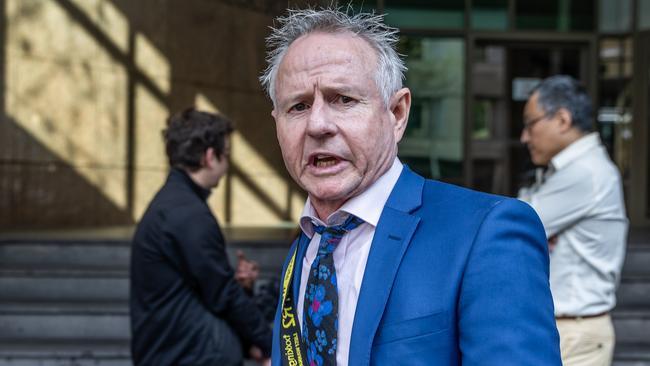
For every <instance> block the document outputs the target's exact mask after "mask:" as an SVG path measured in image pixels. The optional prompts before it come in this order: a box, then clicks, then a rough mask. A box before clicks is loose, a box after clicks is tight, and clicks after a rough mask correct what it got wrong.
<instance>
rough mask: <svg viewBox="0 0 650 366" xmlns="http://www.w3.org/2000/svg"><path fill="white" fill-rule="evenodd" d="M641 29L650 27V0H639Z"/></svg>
mask: <svg viewBox="0 0 650 366" xmlns="http://www.w3.org/2000/svg"><path fill="white" fill-rule="evenodd" d="M637 14H638V17H639V18H638V19H637V20H638V22H639V29H650V0H639V11H638V12H637Z"/></svg>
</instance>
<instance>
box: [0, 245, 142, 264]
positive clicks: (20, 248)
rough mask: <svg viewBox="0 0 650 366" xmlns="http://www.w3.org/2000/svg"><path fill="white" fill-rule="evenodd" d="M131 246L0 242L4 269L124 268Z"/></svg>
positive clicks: (0, 255) (0, 258) (0, 261)
mask: <svg viewBox="0 0 650 366" xmlns="http://www.w3.org/2000/svg"><path fill="white" fill-rule="evenodd" d="M130 255H131V246H130V244H129V243H128V242H124V241H113V242H107V241H97V242H95V241H71V242H59V241H51V242H14V241H12V242H0V268H2V269H4V270H10V269H16V270H23V269H40V270H59V269H60V270H66V269H67V270H70V269H79V270H111V271H119V270H121V271H128V268H129V258H130Z"/></svg>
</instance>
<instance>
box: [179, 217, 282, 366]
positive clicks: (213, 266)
mask: <svg viewBox="0 0 650 366" xmlns="http://www.w3.org/2000/svg"><path fill="white" fill-rule="evenodd" d="M197 211H198V212H195V213H193V214H192V215H190V216H189V217H188V219H187V220H184V222H185V224H184V226H183V229H182V230H181V234H180V235H179V238H178V239H177V242H178V243H179V247H180V248H179V251H180V253H182V255H183V257H184V258H183V259H184V262H185V263H186V265H187V270H188V272H189V275H190V277H191V281H193V282H194V285H195V286H196V288H197V290H198V292H199V294H200V297H201V299H202V300H203V303H204V304H205V305H206V307H207V308H208V309H209V310H210V311H211V312H212V313H214V314H215V315H217V316H218V317H220V318H222V319H224V320H226V321H227V322H228V323H229V324H230V325H231V326H232V327H233V329H234V330H235V332H236V333H237V334H238V335H239V336H240V338H241V339H242V340H243V341H244V342H245V343H247V344H253V345H256V346H258V347H259V348H260V349H262V352H263V353H264V354H265V355H266V356H269V355H270V348H271V331H270V327H269V325H268V324H266V322H265V321H264V318H263V316H262V314H261V312H260V311H259V309H258V308H257V307H256V305H255V303H254V301H253V299H252V298H250V297H249V296H248V295H246V293H245V292H244V289H243V288H242V287H241V286H240V285H239V284H238V283H237V281H236V280H235V278H234V271H233V269H232V267H231V266H230V263H229V261H228V256H227V254H226V249H225V242H224V238H223V235H222V233H221V230H220V229H219V226H218V224H217V221H216V219H215V218H214V216H212V214H211V213H210V212H209V211H207V210H200V211H199V210H197Z"/></svg>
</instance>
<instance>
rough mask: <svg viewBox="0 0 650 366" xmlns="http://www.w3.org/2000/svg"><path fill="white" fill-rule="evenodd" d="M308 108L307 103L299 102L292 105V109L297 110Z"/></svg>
mask: <svg viewBox="0 0 650 366" xmlns="http://www.w3.org/2000/svg"><path fill="white" fill-rule="evenodd" d="M306 109H307V104H305V103H298V104H296V105H294V106H293V107H291V111H296V112H302V111H304V110H306Z"/></svg>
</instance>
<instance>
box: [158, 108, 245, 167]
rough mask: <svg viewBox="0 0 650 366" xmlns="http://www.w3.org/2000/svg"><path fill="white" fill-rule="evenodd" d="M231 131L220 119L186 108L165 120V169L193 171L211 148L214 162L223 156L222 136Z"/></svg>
mask: <svg viewBox="0 0 650 366" xmlns="http://www.w3.org/2000/svg"><path fill="white" fill-rule="evenodd" d="M233 130H234V128H233V126H232V122H231V121H230V120H229V119H228V118H226V117H225V116H223V115H220V114H213V113H208V112H201V111H197V110H196V109H194V108H188V109H186V110H184V111H183V112H180V113H176V114H174V115H173V116H171V117H169V119H167V128H166V129H164V130H163V138H164V139H165V151H166V153H167V158H168V159H169V165H170V166H172V167H177V168H185V169H189V170H196V169H199V168H200V167H201V157H202V156H203V154H204V153H205V151H206V150H207V149H208V148H210V147H211V148H213V149H214V151H215V153H216V155H217V158H219V159H220V158H221V156H223V153H224V149H225V143H226V136H227V135H229V134H230V133H231V132H232V131H233Z"/></svg>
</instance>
